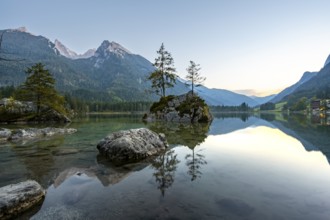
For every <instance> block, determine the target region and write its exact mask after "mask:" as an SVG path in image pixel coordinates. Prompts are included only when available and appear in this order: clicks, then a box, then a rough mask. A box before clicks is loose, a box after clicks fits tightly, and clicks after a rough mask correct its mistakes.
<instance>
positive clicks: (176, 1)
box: [0, 0, 330, 96]
mask: <svg viewBox="0 0 330 220" xmlns="http://www.w3.org/2000/svg"><path fill="white" fill-rule="evenodd" d="M329 9H330V1H329V0H313V1H310V0H166V1H164V0H93V1H91V0H56V1H55V0H47V1H45V0H29V1H26V0H1V8H0V29H1V30H2V29H12V28H18V27H22V26H24V27H26V28H27V29H28V31H29V32H31V33H33V34H35V35H42V36H45V37H47V38H49V39H50V40H52V41H54V40H55V39H58V40H59V41H61V42H62V43H63V44H64V45H65V46H67V47H68V48H70V49H71V50H73V51H75V52H77V53H84V52H85V51H87V50H88V49H91V48H97V47H98V46H100V44H101V43H102V41H103V40H109V41H115V42H118V43H119V44H121V45H122V46H124V47H125V48H127V49H128V50H130V51H131V52H133V53H135V54H139V55H141V56H143V57H145V58H147V59H148V60H149V61H151V62H154V60H155V58H156V56H157V53H156V51H157V50H158V49H159V47H160V45H161V44H162V43H164V45H165V49H166V50H168V51H169V52H170V53H171V54H172V57H173V59H174V62H175V63H174V64H175V67H176V70H177V74H178V75H179V76H180V77H182V78H184V77H185V76H186V75H187V71H186V69H187V67H188V65H189V61H190V60H192V61H194V62H195V63H197V64H200V66H201V71H200V73H201V75H203V76H205V77H206V81H205V83H204V85H205V86H207V87H209V88H219V89H228V90H231V91H236V92H239V93H243V94H247V95H259V96H264V95H269V94H272V93H277V92H279V91H280V90H282V89H284V88H285V87H288V86H290V85H292V84H294V83H296V82H297V81H298V80H299V79H300V77H301V76H302V74H303V73H304V72H305V71H319V70H320V69H321V68H322V67H323V65H324V62H325V60H326V58H327V56H328V55H329V54H330V28H329V25H330V13H329Z"/></svg>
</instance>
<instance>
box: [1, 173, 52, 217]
mask: <svg viewBox="0 0 330 220" xmlns="http://www.w3.org/2000/svg"><path fill="white" fill-rule="evenodd" d="M45 193H46V192H45V190H44V189H43V188H42V187H41V186H40V185H39V183H37V182H36V181H34V180H27V181H25V182H21V183H17V184H11V185H8V186H4V187H1V188H0V219H11V218H13V217H15V216H17V215H19V214H21V213H23V212H25V211H26V210H28V209H30V208H32V207H33V206H35V205H37V204H39V203H40V202H42V201H43V199H44V197H45Z"/></svg>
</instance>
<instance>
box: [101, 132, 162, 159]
mask: <svg viewBox="0 0 330 220" xmlns="http://www.w3.org/2000/svg"><path fill="white" fill-rule="evenodd" d="M167 147H168V144H167V141H166V138H165V135H164V134H157V133H155V132H153V131H151V130H149V129H147V128H139V129H130V130H125V131H118V132H115V133H112V134H111V135H109V136H107V137H106V138H104V139H103V140H101V141H100V142H99V143H98V144H97V149H98V150H99V152H100V154H102V155H105V156H106V157H107V158H108V159H109V160H110V161H112V162H114V163H117V164H123V163H130V162H136V161H139V160H142V159H145V158H147V157H149V156H152V155H154V154H157V153H159V152H161V151H164V150H165V149H166V148H167Z"/></svg>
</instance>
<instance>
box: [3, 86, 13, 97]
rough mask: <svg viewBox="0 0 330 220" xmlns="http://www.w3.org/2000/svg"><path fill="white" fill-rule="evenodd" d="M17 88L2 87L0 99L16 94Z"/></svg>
mask: <svg viewBox="0 0 330 220" xmlns="http://www.w3.org/2000/svg"><path fill="white" fill-rule="evenodd" d="M15 92H16V89H15V87H14V86H5V87H2V88H0V99H1V98H9V97H11V96H14V94H15Z"/></svg>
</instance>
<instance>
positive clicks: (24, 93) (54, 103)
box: [18, 63, 64, 116]
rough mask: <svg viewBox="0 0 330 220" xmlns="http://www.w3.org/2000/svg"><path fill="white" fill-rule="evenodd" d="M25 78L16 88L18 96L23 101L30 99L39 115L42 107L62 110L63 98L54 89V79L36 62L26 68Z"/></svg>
mask: <svg viewBox="0 0 330 220" xmlns="http://www.w3.org/2000/svg"><path fill="white" fill-rule="evenodd" d="M26 73H27V75H28V76H27V79H26V81H25V83H23V84H22V85H21V86H20V88H19V90H18V97H19V98H20V99H21V100H24V101H31V102H33V103H34V104H35V105H36V108H37V115H38V116H39V115H40V113H41V110H42V108H51V109H55V110H57V111H59V112H62V113H63V112H64V98H63V97H62V96H60V95H59V94H58V93H57V91H56V90H55V79H54V78H53V76H52V75H51V74H50V72H49V71H48V70H47V69H45V68H44V65H43V64H42V63H37V64H35V65H34V66H32V67H29V68H28V69H27V70H26Z"/></svg>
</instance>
